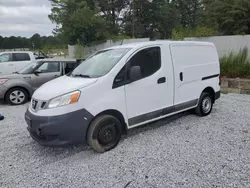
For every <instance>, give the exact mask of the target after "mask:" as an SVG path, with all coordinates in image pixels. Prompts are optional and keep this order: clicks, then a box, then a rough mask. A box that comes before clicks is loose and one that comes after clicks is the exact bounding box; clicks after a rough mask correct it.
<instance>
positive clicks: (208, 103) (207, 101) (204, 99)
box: [195, 93, 213, 116]
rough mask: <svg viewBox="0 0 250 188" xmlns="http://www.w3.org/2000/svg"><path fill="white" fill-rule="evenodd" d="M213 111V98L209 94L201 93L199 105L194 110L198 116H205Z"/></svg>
mask: <svg viewBox="0 0 250 188" xmlns="http://www.w3.org/2000/svg"><path fill="white" fill-rule="evenodd" d="M212 109H213V98H212V96H211V95H210V94H209V93H202V94H201V97H200V100H199V104H198V106H197V107H196V109H195V113H196V114H197V115H198V116H207V115H209V114H210V113H211V111H212Z"/></svg>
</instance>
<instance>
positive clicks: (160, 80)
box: [157, 77, 166, 84]
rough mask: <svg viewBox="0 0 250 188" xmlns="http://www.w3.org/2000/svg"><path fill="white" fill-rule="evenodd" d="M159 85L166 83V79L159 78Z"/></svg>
mask: <svg viewBox="0 0 250 188" xmlns="http://www.w3.org/2000/svg"><path fill="white" fill-rule="evenodd" d="M157 83H158V84H163V83H166V77H162V78H159V79H158V81H157Z"/></svg>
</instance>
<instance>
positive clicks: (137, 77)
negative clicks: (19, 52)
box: [25, 41, 220, 152]
mask: <svg viewBox="0 0 250 188" xmlns="http://www.w3.org/2000/svg"><path fill="white" fill-rule="evenodd" d="M219 75H220V64H219V57H218V54H217V50H216V47H215V46H214V45H213V44H212V43H206V42H189V41H154V42H145V43H137V44H127V45H120V46H116V47H111V48H108V49H105V50H101V51H99V52H97V53H96V54H94V55H93V56H91V57H89V58H87V59H86V60H85V61H84V63H82V64H81V65H79V66H78V67H77V68H76V69H75V70H74V71H73V72H72V73H71V74H69V75H68V76H64V77H61V78H58V79H56V80H52V81H50V82H48V83H46V84H44V85H43V86H42V87H40V88H39V89H38V90H36V91H35V93H34V94H33V96H32V102H31V104H30V107H29V108H28V110H27V112H26V114H25V119H26V122H27V124H28V127H27V128H28V130H29V132H30V135H31V137H32V138H33V139H34V140H36V141H37V142H38V143H40V144H41V145H44V146H61V145H65V144H69V143H82V142H87V143H88V144H89V145H90V146H91V147H92V148H93V149H94V150H95V151H97V152H105V151H108V150H111V149H112V148H114V147H115V146H116V145H117V144H118V142H119V140H120V138H121V135H122V133H123V131H125V130H127V129H131V128H134V127H137V126H140V125H143V124H146V123H149V122H152V121H156V120H159V119H162V118H165V117H168V116H171V115H174V114H177V113H180V112H183V111H187V110H191V109H194V110H195V112H196V113H197V114H198V115H199V116H207V115H209V114H210V112H211V110H212V108H213V104H214V103H215V101H216V100H217V99H219V98H220V79H219ZM64 86H67V87H64Z"/></svg>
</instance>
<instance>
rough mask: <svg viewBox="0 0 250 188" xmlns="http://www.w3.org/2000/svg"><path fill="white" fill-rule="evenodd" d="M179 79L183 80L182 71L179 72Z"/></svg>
mask: <svg viewBox="0 0 250 188" xmlns="http://www.w3.org/2000/svg"><path fill="white" fill-rule="evenodd" d="M180 80H181V81H183V72H181V73H180Z"/></svg>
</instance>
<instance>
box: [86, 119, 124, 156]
mask: <svg viewBox="0 0 250 188" xmlns="http://www.w3.org/2000/svg"><path fill="white" fill-rule="evenodd" d="M121 135H122V124H121V122H120V121H119V120H118V119H117V118H115V117H114V116H111V115H101V116H99V117H97V118H96V119H95V120H94V121H93V122H92V123H91V124H90V127H89V129H88V133H87V140H88V144H89V145H90V146H91V148H92V149H93V150H94V151H96V152H98V153H104V152H106V151H109V150H111V149H113V148H115V147H116V146H117V144H118V143H119V141H120V139H121Z"/></svg>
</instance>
